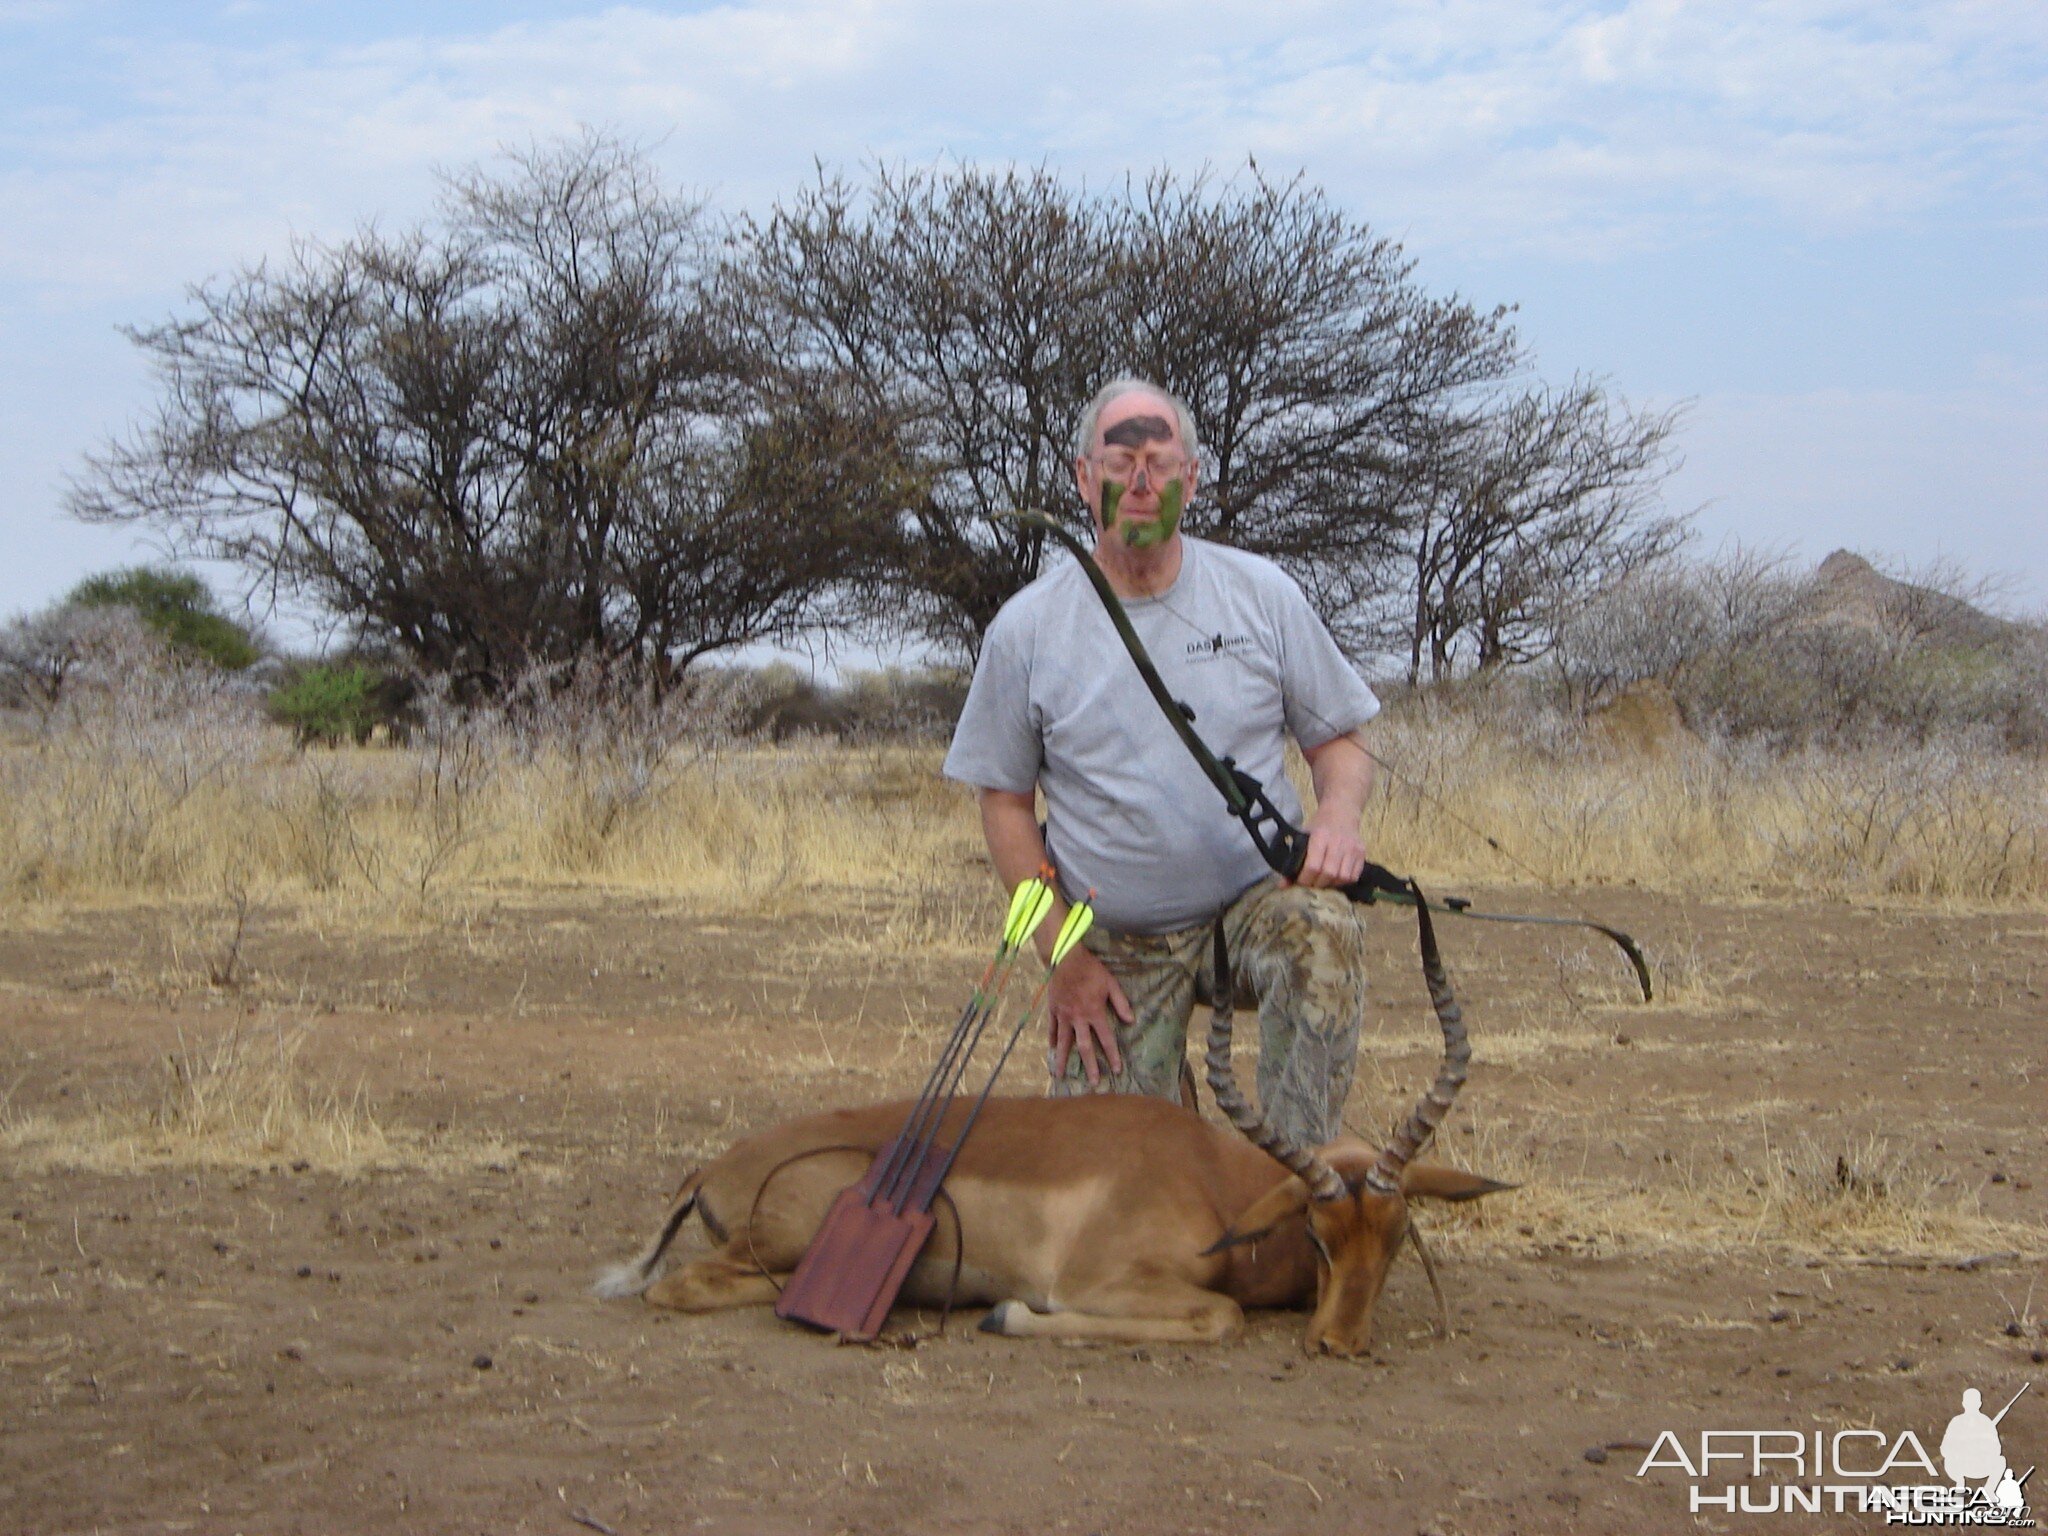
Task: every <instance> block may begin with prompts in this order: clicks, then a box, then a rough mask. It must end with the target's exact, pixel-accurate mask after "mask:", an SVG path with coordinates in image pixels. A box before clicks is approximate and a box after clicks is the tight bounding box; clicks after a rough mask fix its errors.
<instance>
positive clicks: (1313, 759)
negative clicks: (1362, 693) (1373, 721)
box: [1302, 736, 1372, 831]
mask: <svg viewBox="0 0 2048 1536" xmlns="http://www.w3.org/2000/svg"><path fill="white" fill-rule="evenodd" d="M1302 755H1303V756H1304V757H1306V758H1307V759H1308V772H1309V778H1310V779H1311V780H1312V781H1313V782H1314V784H1315V787H1316V814H1317V815H1318V817H1321V816H1323V815H1325V814H1326V813H1327V815H1328V816H1329V817H1330V818H1331V820H1333V821H1336V822H1339V823H1341V824H1342V825H1343V826H1344V827H1345V828H1347V829H1348V830H1351V831H1356V830H1357V829H1358V824H1359V822H1360V821H1361V820H1363V819H1364V816H1365V802H1366V798H1367V796H1369V795H1370V794H1371V793H1372V759H1371V758H1370V757H1368V756H1366V752H1365V748H1363V747H1361V746H1360V745H1359V744H1358V743H1357V742H1356V741H1354V740H1352V738H1351V737H1349V736H1336V737H1332V738H1331V739H1330V740H1328V741H1326V742H1324V743H1323V744H1322V745H1321V746H1319V747H1317V748H1316V749H1315V751H1313V752H1304V753H1303V754H1302Z"/></svg>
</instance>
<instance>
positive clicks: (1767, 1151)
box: [1428, 1106, 2048, 1263]
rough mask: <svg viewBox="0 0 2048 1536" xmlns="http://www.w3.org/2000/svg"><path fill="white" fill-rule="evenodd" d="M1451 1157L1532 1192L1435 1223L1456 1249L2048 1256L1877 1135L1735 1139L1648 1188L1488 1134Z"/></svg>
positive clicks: (1457, 1142) (2041, 1242)
mask: <svg viewBox="0 0 2048 1536" xmlns="http://www.w3.org/2000/svg"><path fill="white" fill-rule="evenodd" d="M1750 1108H1751V1109H1752V1110H1754V1109H1755V1108H1756V1106H1750ZM1442 1155H1443V1157H1444V1158H1445V1160H1447V1161H1452V1162H1456V1163H1458V1164H1460V1165H1461V1166H1466V1167H1472V1168H1476V1169H1480V1170H1482V1171H1484V1172H1486V1173H1487V1174H1489V1175H1491V1176H1492V1177H1495V1178H1499V1179H1503V1180H1506V1181H1508V1182H1510V1183H1513V1184H1516V1185H1518V1186H1519V1188H1518V1189H1517V1190H1516V1192H1515V1193H1513V1194H1510V1195H1505V1196H1500V1197H1498V1198H1496V1199H1495V1200H1492V1201H1485V1202H1480V1203H1479V1204H1476V1205H1473V1206H1468V1207H1463V1208H1455V1207H1454V1208H1450V1209H1448V1210H1446V1211H1444V1212H1443V1213H1441V1214H1437V1215H1435V1216H1434V1218H1433V1219H1429V1228H1428V1230H1429V1231H1430V1233H1431V1234H1432V1235H1437V1234H1441V1235H1442V1237H1443V1240H1444V1242H1445V1244H1446V1246H1448V1247H1451V1248H1453V1249H1454V1250H1455V1249H1458V1248H1464V1249H1466V1250H1468V1251H1473V1252H1492V1253H1513V1254H1526V1253H1528V1252H1530V1251H1531V1250H1535V1251H1538V1252H1542V1251H1552V1252H1557V1251H1564V1252H1570V1253H1575V1254H1579V1255H1582V1256H1599V1255H1616V1254H1630V1253H1633V1254H1660V1255H1724V1254H1726V1253H1728V1252H1729V1251H1730V1250H1731V1249H1741V1248H1747V1249H1754V1250H1759V1251H1761V1252H1764V1253H1768V1254H1771V1255H1774V1256H1778V1257H1783V1258H1794V1259H1817V1260H1829V1261H1838V1262H1839V1261H1849V1262H1856V1261H1865V1262H1888V1261H1911V1262H1929V1263H1941V1262H1955V1261H1959V1260H1962V1259H1965V1258H1970V1257H1975V1256H1979V1255H1984V1254H1993V1253H2010V1254H2017V1255H2020V1256H2022V1257H2025V1258H2040V1257H2043V1256H2048V1229H2044V1228H2043V1227H2040V1226H2038V1225H2035V1224H2031V1223H2027V1222H2015V1221H2006V1220H2000V1219H1998V1218H1994V1217H1991V1216H1987V1215H1986V1214H1985V1213H1984V1211H1983V1209H1982V1208H1981V1206H1980V1205H1979V1203H1978V1200H1977V1197H1976V1193H1975V1191H1973V1190H1968V1189H1959V1188H1957V1187H1955V1185H1954V1184H1953V1182H1952V1181H1951V1180H1950V1179H1949V1178H1948V1177H1947V1175H1946V1174H1945V1173H1944V1172H1943V1171H1941V1170H1937V1169H1932V1168H1928V1167H1926V1166H1923V1165H1920V1164H1918V1163H1916V1162H1914V1161H1912V1160H1911V1159H1910V1158H1908V1157H1906V1156H1905V1155H1904V1154H1902V1153H1900V1152H1899V1151H1898V1150H1896V1149H1895V1148H1894V1147H1893V1145H1892V1144H1891V1143H1890V1142H1888V1141H1887V1140H1885V1139H1884V1138H1882V1137H1878V1136H1865V1137H1862V1138H1859V1139H1854V1140H1849V1141H1844V1142H1840V1143H1837V1142H1832V1141H1827V1140H1824V1139H1821V1138H1817V1137H1813V1136H1804V1135H1802V1136H1800V1137H1798V1138H1796V1139H1794V1140H1793V1141H1791V1142H1789V1143H1777V1142H1773V1141H1772V1140H1771V1139H1770V1137H1769V1136H1768V1134H1764V1135H1762V1136H1761V1139H1760V1140H1755V1139H1751V1140H1743V1139H1741V1138H1731V1139H1730V1140H1729V1141H1728V1143H1727V1144H1726V1146H1725V1147H1724V1148H1723V1149H1722V1154H1721V1156H1719V1157H1718V1158H1716V1159H1713V1160H1712V1161H1710V1162H1709V1163H1708V1164H1707V1165H1706V1166H1704V1167H1702V1166H1699V1165H1696V1164H1693V1163H1687V1162H1679V1161H1673V1160H1663V1159H1660V1160H1659V1163H1658V1167H1657V1170H1656V1172H1655V1174H1654V1175H1652V1176H1650V1177H1647V1178H1638V1179H1621V1178H1614V1177H1597V1176H1589V1175H1588V1174H1587V1173H1586V1172H1585V1170H1583V1169H1565V1168H1560V1166H1559V1154H1558V1153H1557V1152H1556V1151H1555V1150H1554V1149H1553V1150H1550V1151H1548V1152H1545V1153H1543V1154H1541V1155H1540V1157H1539V1154H1537V1153H1536V1152H1534V1151H1532V1150H1531V1149H1530V1148H1528V1147H1526V1146H1516V1145H1515V1144H1513V1143H1512V1142H1511V1141H1509V1140H1508V1139H1507V1138H1506V1137H1503V1136H1501V1135H1498V1134H1495V1133H1490V1132H1489V1131H1488V1129H1486V1128H1485V1127H1480V1128H1478V1129H1477V1130H1474V1129H1472V1128H1470V1127H1466V1128H1462V1129H1459V1130H1456V1131H1453V1132H1452V1134H1450V1135H1449V1136H1448V1137H1447V1138H1446V1143H1445V1147H1444V1150H1443V1154H1442Z"/></svg>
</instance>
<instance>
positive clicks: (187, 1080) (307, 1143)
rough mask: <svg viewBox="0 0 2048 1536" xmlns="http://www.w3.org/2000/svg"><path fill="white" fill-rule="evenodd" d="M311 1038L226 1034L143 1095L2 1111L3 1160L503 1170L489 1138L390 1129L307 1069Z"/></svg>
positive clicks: (188, 1051) (285, 1032) (174, 1062)
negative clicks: (63, 1111)
mask: <svg viewBox="0 0 2048 1536" xmlns="http://www.w3.org/2000/svg"><path fill="white" fill-rule="evenodd" d="M307 1038H308V1037H307V1032H306V1030H305V1029H304V1028H302V1027H285V1026H277V1027H271V1028H265V1029H258V1030H250V1031H242V1030H236V1029H230V1030H227V1031H225V1032H223V1033H221V1034H219V1035H216V1036H214V1037H213V1038H212V1039H210V1040H206V1041H187V1040H186V1039H184V1037H183V1036H182V1035H181V1036H180V1039H179V1047H178V1049H177V1050H176V1051H175V1052H173V1053H171V1054H170V1055H168V1056H166V1057H165V1058H164V1060H163V1062H162V1064H161V1071H160V1073H159V1076H158V1079H157V1081H156V1082H155V1083H154V1084H152V1085H151V1086H150V1087H149V1088H147V1089H145V1090H142V1091H140V1092H134V1093H128V1094H124V1095H120V1096H117V1097H114V1098H112V1099H110V1100H108V1101H106V1102H103V1103H99V1104H88V1105H86V1106H85V1107H84V1108H83V1110H82V1111H81V1112H79V1113H77V1114H75V1115H70V1116H62V1117H60V1116H57V1115H53V1114H49V1113H34V1114H26V1113H21V1112H17V1111H15V1110H13V1109H12V1108H11V1107H10V1106H8V1105H5V1104H0V1153H4V1154H5V1157H6V1160H7V1162H8V1164H9V1166H11V1167H13V1168H15V1169H16V1170H18V1171H20V1172H24V1173H26V1172H35V1171H44V1170H49V1169H56V1168H66V1169H77V1170H81V1171H86V1172H95V1173H134V1172H138V1171H142V1170H146V1169H150V1168H163V1167H178V1168H223V1169H242V1168H267V1167H278V1166H290V1167H292V1168H294V1169H296V1170H298V1171H302V1172H303V1171H307V1170H314V1171H318V1172H321V1173H332V1174H340V1175H342V1176H345V1177H355V1176H359V1175H362V1174H366V1173H373V1172H378V1171H384V1170H391V1169H400V1168H406V1169H437V1168H448V1167H467V1166H473V1165H475V1164H478V1163H483V1162H494V1161H504V1160H506V1159H507V1158H508V1156H509V1155H512V1154H509V1153H508V1150H507V1148H506V1147H505V1146H504V1145H503V1144H502V1143H500V1142H498V1141H496V1140H494V1139H489V1138H450V1137H447V1136H441V1137H437V1138H428V1137H424V1136H420V1135H418V1134H416V1133H413V1132H410V1131H407V1130H403V1129H399V1128H396V1127H393V1126H391V1125H387V1124H386V1123H385V1122H384V1121H383V1120H381V1119H380V1118H379V1116H378V1114H377V1111H376V1107H375V1106H374V1105H373V1104H371V1103H370V1101H369V1099H368V1098H367V1096H366V1095H365V1093H364V1091H363V1089H362V1086H361V1085H360V1084H357V1085H355V1086H353V1087H347V1088H344V1087H341V1086H338V1085H335V1084H331V1083H328V1082H325V1081H323V1080H322V1079H321V1078H320V1077H319V1076H318V1075H317V1074H316V1073H314V1072H313V1071H311V1070H310V1069H309V1068H308V1066H307V1065H306V1064H305V1062H304V1061H303V1060H302V1059H301V1057H302V1052H303V1050H304V1047H305V1044H306V1041H307Z"/></svg>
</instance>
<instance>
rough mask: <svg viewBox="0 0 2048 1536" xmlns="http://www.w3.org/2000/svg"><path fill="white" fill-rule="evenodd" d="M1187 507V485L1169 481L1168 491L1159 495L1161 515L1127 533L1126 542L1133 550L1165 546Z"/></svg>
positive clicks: (1167, 484)
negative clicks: (1182, 511)
mask: <svg viewBox="0 0 2048 1536" xmlns="http://www.w3.org/2000/svg"><path fill="white" fill-rule="evenodd" d="M1119 489H1121V487H1119ZM1186 505H1187V487H1186V485H1185V484H1183V483H1182V482H1181V481H1179V480H1169V481H1167V482H1166V489H1165V490H1163V491H1161V492H1160V493H1159V515H1158V516H1157V517H1155V518H1153V519H1152V520H1151V521H1150V522H1144V523H1139V524H1138V525H1137V526H1136V527H1134V528H1132V529H1130V530H1129V531H1128V532H1126V533H1125V534H1124V542H1125V543H1126V544H1128V545H1130V546H1131V548H1133V549H1152V548H1155V547H1156V546H1158V545H1161V544H1164V543H1165V542H1166V541H1167V540H1168V539H1170V538H1172V537H1173V531H1174V530H1175V529H1176V528H1178V527H1179V526H1180V514H1181V509H1182V508H1183V507H1184V506H1186Z"/></svg>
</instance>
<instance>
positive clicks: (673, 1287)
mask: <svg viewBox="0 0 2048 1536" xmlns="http://www.w3.org/2000/svg"><path fill="white" fill-rule="evenodd" d="M782 1278H783V1279H787V1278H788V1276H786V1275H785V1276H783V1277H782ZM778 1294H780V1293H779V1292H778V1290H777V1288H776V1284H775V1281H773V1280H771V1279H769V1278H768V1276H766V1275H764V1274H762V1273H761V1271H760V1269H759V1267H758V1266H757V1265H756V1264H755V1263H754V1260H753V1258H752V1257H751V1256H750V1255H748V1254H747V1253H746V1252H745V1251H744V1245H742V1249H741V1251H740V1252H738V1253H735V1252H733V1250H732V1249H731V1248H730V1247H729V1246H728V1247H726V1248H721V1249H720V1250H719V1251H718V1252H716V1253H712V1254H707V1255H706V1256H705V1257H703V1258H701V1259H696V1260H693V1261H692V1262H690V1263H688V1264H685V1265H683V1266H682V1267H681V1268H680V1269H676V1270H671V1271H670V1272H669V1273H668V1274H666V1275H663V1276H662V1277H661V1278H660V1279H659V1280H657V1281H655V1282H654V1284H652V1285H650V1286H649V1287H648V1288H647V1292H646V1295H647V1304H648V1305H649V1306H654V1307H667V1308H668V1309H669V1310H670V1311H674V1312H719V1311H723V1310H724V1309H725V1308H727V1307H761V1306H767V1305H769V1304H770V1303H772V1302H773V1301H774V1300H775V1298H776V1296H777V1295H778Z"/></svg>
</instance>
